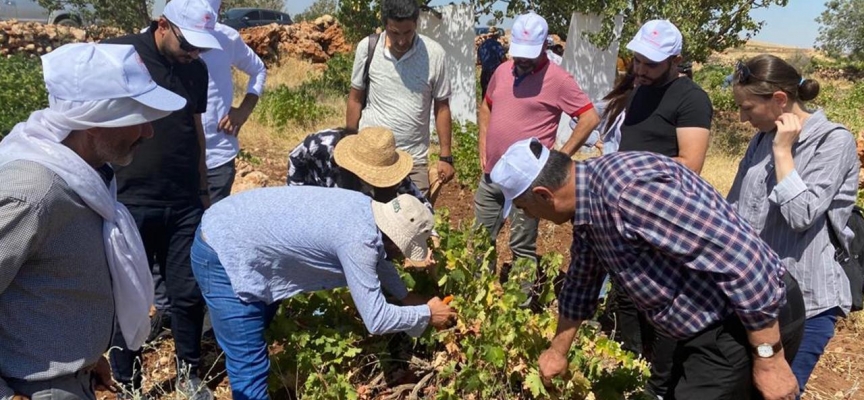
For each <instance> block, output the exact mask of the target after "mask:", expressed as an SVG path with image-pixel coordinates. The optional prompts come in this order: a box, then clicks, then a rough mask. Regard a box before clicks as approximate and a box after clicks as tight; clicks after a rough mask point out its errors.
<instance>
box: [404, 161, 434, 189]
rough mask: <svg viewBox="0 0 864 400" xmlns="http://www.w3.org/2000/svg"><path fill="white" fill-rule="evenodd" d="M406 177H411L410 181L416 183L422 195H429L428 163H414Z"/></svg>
mask: <svg viewBox="0 0 864 400" xmlns="http://www.w3.org/2000/svg"><path fill="white" fill-rule="evenodd" d="M408 177H409V178H411V181H412V182H414V184H415V185H417V189H420V193H423V196H426V197H427V198H428V197H429V165H426V164H422V165H421V164H416V163H415V164H414V167H413V168H411V173H410V174H408Z"/></svg>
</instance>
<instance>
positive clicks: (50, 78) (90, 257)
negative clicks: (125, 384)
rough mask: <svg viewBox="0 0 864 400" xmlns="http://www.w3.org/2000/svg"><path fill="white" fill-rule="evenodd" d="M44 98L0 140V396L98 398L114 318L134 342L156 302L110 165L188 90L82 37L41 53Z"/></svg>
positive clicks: (124, 49)
mask: <svg viewBox="0 0 864 400" xmlns="http://www.w3.org/2000/svg"><path fill="white" fill-rule="evenodd" d="M42 65H43V74H44V76H45V84H46V86H47V88H48V95H49V104H50V105H49V107H48V108H46V109H44V110H40V111H36V112H34V113H33V114H31V115H30V118H29V119H28V120H27V122H22V123H19V124H18V125H16V126H15V128H14V129H13V130H12V132H11V133H10V134H9V136H6V138H4V139H3V141H2V142H0V182H3V184H2V185H0V321H2V323H0V398H2V399H10V398H22V397H23V398H33V399H63V400H66V399H70V400H71V399H95V398H96V397H95V393H94V388H99V389H102V390H105V389H108V390H114V385H113V383H112V380H111V372H110V368H109V366H108V362H107V361H106V360H105V358H104V357H103V356H102V355H103V354H104V353H105V351H107V350H108V347H109V345H110V343H111V335H112V332H113V330H114V327H115V325H114V324H115V320H116V321H117V324H118V326H119V327H120V329H121V330H122V335H123V337H124V340H125V341H126V342H127V343H129V346H130V348H135V349H137V348H140V347H141V345H142V344H143V343H144V339H145V338H146V337H147V333H148V332H149V318H148V312H149V310H150V304H151V303H152V301H153V292H152V285H153V282H152V280H151V277H150V272H149V269H148V265H147V259H146V257H145V254H144V247H143V245H142V243H141V238H140V236H139V235H138V231H137V229H136V227H135V221H134V220H133V219H132V216H131V215H130V214H129V211H127V209H126V207H124V206H123V205H122V204H121V203H119V202H117V199H116V188H117V185H116V180H115V179H114V170H113V169H112V165H111V164H113V165H114V166H117V165H125V164H129V163H130V162H131V161H132V157H133V153H134V152H135V149H136V148H137V147H138V146H139V145H140V144H141V143H142V142H143V141H144V140H145V139H148V138H150V137H152V135H153V131H152V129H151V127H150V121H153V120H156V119H159V118H162V117H164V116H166V115H168V114H169V113H171V112H172V111H174V110H177V109H180V108H181V107H183V105H184V104H185V102H186V101H185V100H184V99H183V98H182V97H180V96H178V95H176V94H174V93H172V92H170V91H168V90H167V89H164V88H162V87H160V86H157V85H156V83H154V82H153V80H152V79H151V77H150V75H149V73H148V72H147V69H146V68H144V66H143V65H142V64H140V57H139V56H138V54H137V53H136V52H135V49H134V48H133V47H132V46H126V45H109V44H92V43H86V44H85V43H78V44H69V45H65V46H62V47H60V48H58V49H56V50H54V51H53V52H51V53H49V54H47V55H45V56H42Z"/></svg>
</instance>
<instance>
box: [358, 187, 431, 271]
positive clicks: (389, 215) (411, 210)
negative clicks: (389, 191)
mask: <svg viewBox="0 0 864 400" xmlns="http://www.w3.org/2000/svg"><path fill="white" fill-rule="evenodd" d="M372 215H373V216H374V217H375V224H376V225H378V228H379V229H381V232H384V234H385V235H387V237H389V238H390V240H392V241H393V243H394V244H396V247H399V250H402V254H403V255H405V258H407V259H409V260H411V261H423V260H425V259H426V255H427V254H428V252H429V247H428V244H427V243H426V241H427V240H428V239H429V236H430V235H431V234H432V228H434V227H435V218H433V217H432V213H431V212H430V211H429V209H428V208H426V206H425V205H424V204H423V203H422V202H420V200H419V199H417V198H416V197H414V196H412V195H410V194H400V195H399V196H397V197H396V198H395V199H393V200H390V202H388V203H381V202H377V201H374V200H373V201H372Z"/></svg>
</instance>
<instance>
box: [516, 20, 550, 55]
mask: <svg viewBox="0 0 864 400" xmlns="http://www.w3.org/2000/svg"><path fill="white" fill-rule="evenodd" d="M548 33H549V25H547V24H546V20H545V19H543V17H541V16H539V15H537V14H536V13H534V12H529V13H527V14H522V15H520V16H518V17H516V21H513V28H511V29H510V57H519V58H537V56H539V55H540V52H542V51H543V45H544V44H545V43H546V36H547V35H548Z"/></svg>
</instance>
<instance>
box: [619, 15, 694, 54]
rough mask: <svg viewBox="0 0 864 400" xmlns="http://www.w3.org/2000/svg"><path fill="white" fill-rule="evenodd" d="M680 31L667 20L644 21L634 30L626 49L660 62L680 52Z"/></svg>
mask: <svg viewBox="0 0 864 400" xmlns="http://www.w3.org/2000/svg"><path fill="white" fill-rule="evenodd" d="M683 41H684V40H683V39H682V38H681V31H679V30H678V28H677V27H676V26H675V25H674V24H672V22H670V21H669V20H665V19H655V20H651V21H648V22H646V23H645V24H643V25H642V27H641V28H639V32H636V36H635V37H634V38H633V40H631V41H630V43H627V49H628V50H630V51H633V52H635V53H639V54H641V55H643V56H645V57H647V58H648V59H649V60H651V61H654V62H661V61H663V60H666V59H667V58H669V57H672V56H677V55H680V54H681V45H682V42H683Z"/></svg>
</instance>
